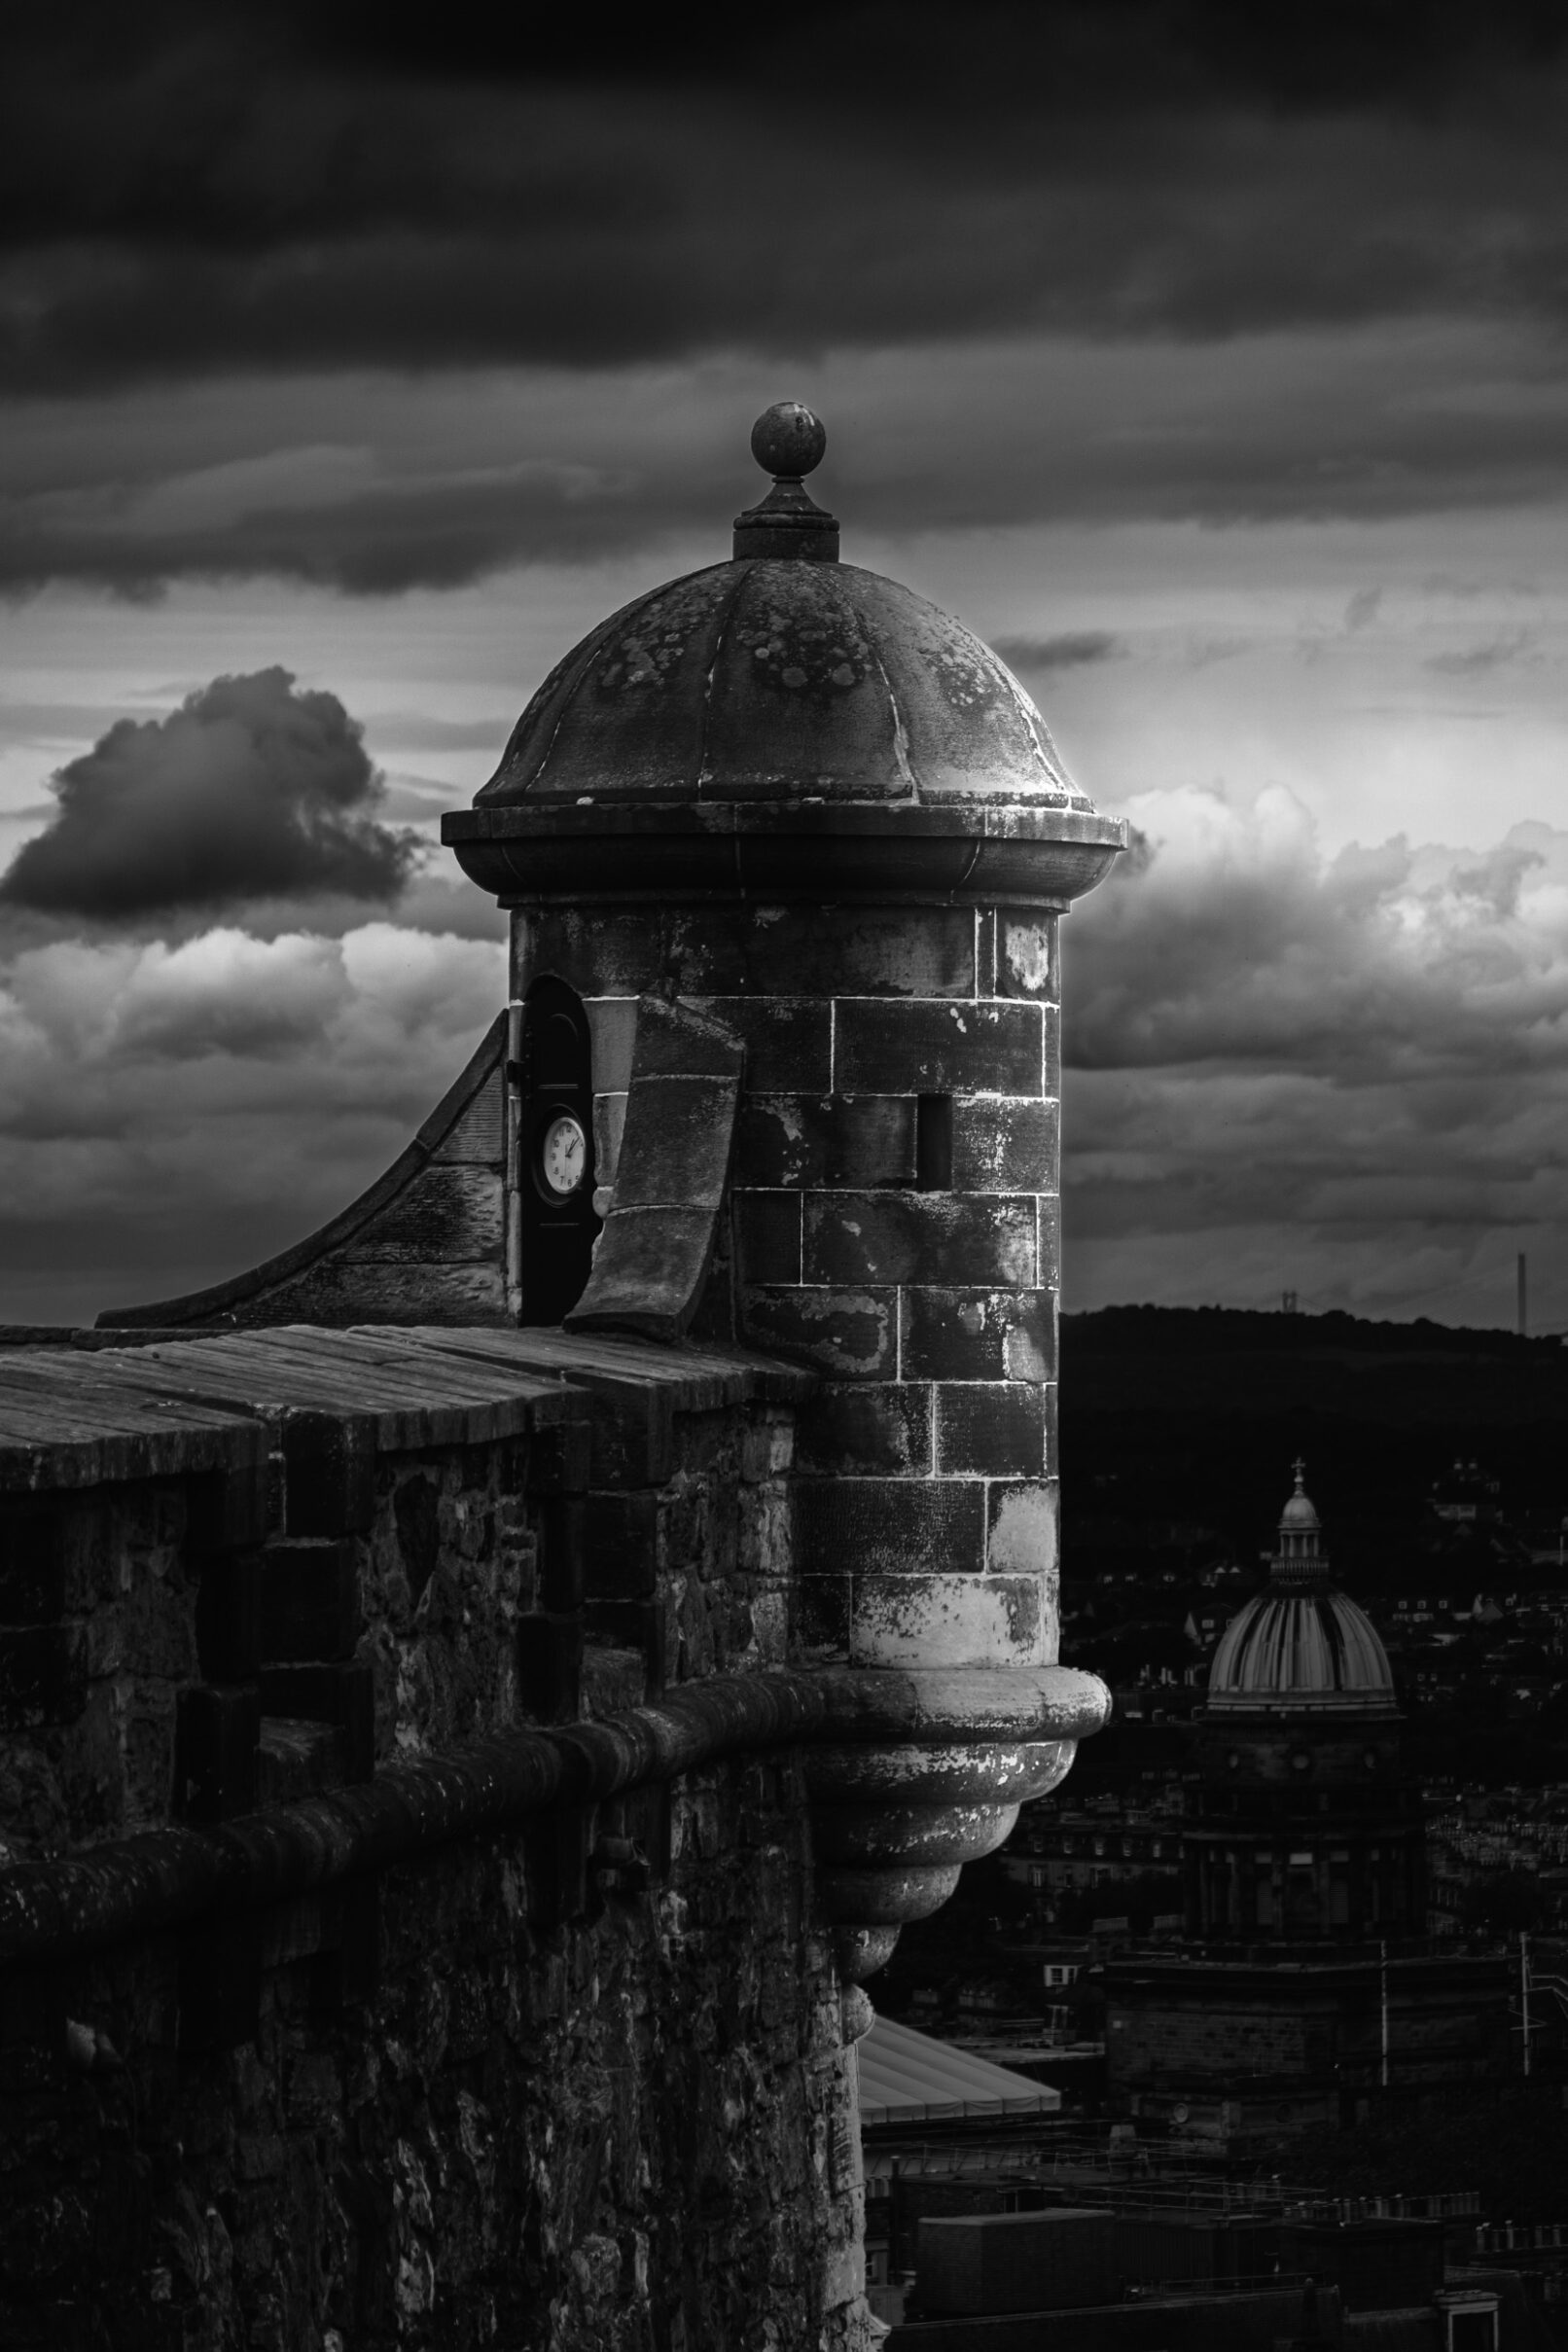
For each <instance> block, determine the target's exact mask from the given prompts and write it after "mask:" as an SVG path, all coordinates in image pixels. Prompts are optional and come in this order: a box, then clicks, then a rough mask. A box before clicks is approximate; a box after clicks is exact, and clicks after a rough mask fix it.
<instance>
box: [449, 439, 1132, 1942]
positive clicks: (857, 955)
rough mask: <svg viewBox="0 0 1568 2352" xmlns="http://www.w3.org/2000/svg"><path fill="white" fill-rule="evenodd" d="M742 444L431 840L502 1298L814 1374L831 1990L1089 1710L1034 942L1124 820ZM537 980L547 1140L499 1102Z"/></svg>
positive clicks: (1052, 928)
mask: <svg viewBox="0 0 1568 2352" xmlns="http://www.w3.org/2000/svg"><path fill="white" fill-rule="evenodd" d="M752 445H753V451H754V453H755V455H756V456H757V458H758V460H759V462H760V463H761V464H762V465H763V467H764V469H765V470H766V472H767V473H769V474H770V475H771V476H772V477H773V481H772V486H771V488H770V490H769V491H768V492H767V494H766V496H765V497H764V499H763V500H762V502H761V503H760V504H759V505H758V506H756V507H753V508H751V509H749V510H748V511H747V512H746V513H744V514H742V515H741V516H739V517H737V519H736V523H735V531H734V550H733V555H732V558H731V561H729V562H728V563H720V564H715V565H713V566H712V567H710V568H709V569H707V570H705V571H698V572H695V573H693V574H691V575H689V576H688V577H687V578H685V579H681V580H676V581H674V582H671V583H669V584H668V585H666V586H664V587H662V588H655V589H653V590H652V591H650V592H649V593H648V594H645V595H643V596H641V597H639V598H637V599H636V600H635V602H633V603H632V604H629V605H627V606H626V607H625V608H624V610H623V611H621V612H620V613H617V614H616V615H614V616H613V617H612V618H611V619H610V620H608V621H606V622H605V623H603V624H601V625H600V626H599V627H598V628H596V629H594V630H593V631H592V632H591V633H590V634H589V635H588V637H587V638H585V639H584V640H583V642H582V643H581V644H580V645H578V646H577V647H576V648H574V650H573V651H572V652H571V653H569V654H568V655H567V656H566V658H565V659H564V660H562V661H561V662H560V664H559V665H558V666H557V668H556V669H555V670H554V671H553V672H552V675H551V676H550V677H549V678H547V680H546V681H545V683H544V685H543V686H542V687H541V688H540V690H539V692H538V693H537V694H536V695H535V696H534V698H533V700H532V701H531V702H530V704H529V705H528V708H527V709H526V710H525V711H524V713H523V715H522V717H521V719H520V720H519V722H518V724H517V729H516V731H515V732H514V734H513V736H512V739H511V741H510V742H509V744H508V745H507V748H506V752H505V754H504V756H503V758H502V761H501V765H500V766H499V768H498V769H497V771H496V774H495V775H494V777H493V778H492V779H491V781H490V782H489V783H488V784H486V785H485V786H484V788H483V789H482V791H481V793H480V794H479V796H478V799H477V801H476V803H475V805H474V807H473V809H472V810H471V811H464V812H462V813H459V814H455V815H451V816H448V817H447V818H446V819H445V826H444V837H445V840H446V841H447V842H448V843H449V844H450V845H451V847H452V848H453V849H454V850H455V852H456V854H457V857H458V859H459V861H460V863H461V864H462V866H463V868H464V871H465V872H466V873H469V874H470V875H471V876H472V877H473V879H474V880H475V881H476V882H478V883H479V884H480V885H481V887H482V888H484V889H486V890H490V891H493V892H494V893H495V895H496V896H497V898H498V899H499V900H500V901H501V902H502V904H503V905H505V906H507V907H509V908H510V909H512V914H513V974H514V981H513V996H514V999H515V1021H516V1031H515V1049H514V1052H513V1058H512V1059H511V1061H510V1062H509V1065H508V1066H509V1071H510V1073H511V1075H512V1081H513V1084H514V1086H515V1087H516V1088H517V1096H518V1107H517V1109H516V1110H515V1111H514V1113H513V1117H512V1122H511V1127H510V1130H509V1131H510V1132H511V1133H512V1135H513V1136H514V1138H515V1139H516V1140H515V1142H514V1145H513V1147H512V1150H511V1158H510V1159H509V1174H508V1183H509V1187H510V1198H511V1201H512V1204H513V1205H512V1208H511V1213H510V1218H509V1226H508V1259H507V1284H508V1298H509V1301H510V1303H511V1307H512V1311H513V1312H514V1313H516V1314H517V1317H518V1318H519V1319H520V1320H521V1321H524V1322H528V1321H532V1320H545V1319H549V1320H555V1319H556V1317H557V1315H558V1312H559V1306H558V1302H557V1299H556V1280H557V1274H558V1268H559V1265H560V1264H561V1263H562V1259H561V1253H562V1252H563V1251H572V1250H575V1251H577V1252H578V1253H579V1257H580V1262H581V1265H582V1266H583V1268H584V1272H585V1277H586V1287H585V1289H584V1291H583V1293H582V1295H581V1296H580V1298H579V1299H578V1301H577V1303H576V1305H575V1306H574V1307H572V1308H571V1309H570V1310H569V1311H568V1312H567V1315H566V1321H567V1325H568V1328H572V1327H574V1326H576V1327H578V1328H586V1329H598V1330H615V1329H618V1328H619V1329H625V1330H630V1331H637V1332H639V1333H641V1334H643V1335H645V1336H662V1337H665V1338H667V1339H671V1340H675V1339H678V1338H680V1337H681V1336H683V1335H686V1334H688V1333H691V1334H695V1335H697V1336H702V1337H705V1338H709V1339H713V1338H724V1339H729V1340H733V1341H739V1342H741V1343H744V1344H748V1345H750V1346H752V1347H755V1348H758V1349H764V1350H766V1351H767V1352H768V1353H769V1354H772V1355H775V1356H786V1357H794V1358H796V1359H798V1360H800V1361H802V1362H803V1363H806V1364H809V1365H811V1366H813V1367H814V1368H815V1369H816V1370H817V1372H819V1373H820V1375H821V1386H820V1389H819V1392H818V1394H817V1396H816V1399H815V1401H814V1403H813V1405H812V1406H811V1407H810V1408H808V1410H807V1412H806V1414H805V1416H804V1418H803V1422H802V1433H801V1458H800V1461H799V1464H798V1468H799V1472H800V1475H799V1477H798V1479H797V1485H796V1513H797V1551H796V1560H797V1571H798V1573H797V1578H796V1584H795V1596H794V1621H793V1624H792V1626H791V1644H792V1650H793V1653H794V1655H795V1657H797V1658H798V1659H799V1660H801V1661H802V1662H814V1663H818V1664H821V1665H824V1666H829V1665H832V1664H834V1663H837V1665H839V1666H840V1667H843V1668H847V1669H848V1670H849V1671H850V1674H851V1676H852V1677H853V1678H854V1683H853V1687H854V1691H855V1693H856V1696H855V1702H854V1712H855V1716H856V1721H855V1724H854V1726H853V1728H852V1735H851V1736H849V1737H847V1738H846V1739H845V1740H844V1741H843V1742H842V1743H840V1744H839V1745H837V1746H836V1747H833V1748H830V1749H823V1750H818V1751H816V1752H814V1754H813V1756H812V1759H811V1763H810V1766H809V1771H810V1780H811V1787H812V1791H813V1796H814V1801H815V1806H816V1820H817V1851H818V1859H819V1864H820V1866H821V1867H820V1869H819V1876H818V1894H819V1900H820V1901H821V1902H822V1904H823V1905H824V1906H825V1907H826V1908H827V1910H828V1913H829V1915H830V1916H831V1917H833V1918H834V1919H836V1920H837V1922H838V1924H839V1928H840V1931H841V1932H840V1952H841V1958H842V1961H843V1964H844V1966H845V1968H846V1970H847V1971H848V1973H850V1974H851V1975H856V1976H858V1975H861V1974H864V1973H868V1972H869V1970H870V1969H871V1968H873V1967H874V1966H876V1965H878V1964H879V1962H880V1960H881V1959H882V1958H883V1957H885V1955H886V1952H887V1950H888V1949H890V1948H891V1944H892V1942H893V1940H894V1938H895V1936H896V1934H897V1930H898V1926H899V1924H900V1923H901V1922H902V1921H904V1920H906V1919H909V1918H913V1917H917V1916H920V1915H921V1914H923V1913H924V1912H926V1911H929V1910H932V1909H934V1908H935V1907H937V1906H938V1905H939V1904H940V1903H941V1902H943V1901H944V1899H945V1897H946V1895H947V1894H948V1893H949V1892H950V1891H951V1888H952V1886H953V1884H954V1883H955V1881H956V1878H957V1874H958V1870H959V1867H960V1866H961V1864H962V1863H963V1862H964V1861H966V1860H968V1859H970V1858H972V1857H974V1856H976V1855H980V1854H983V1853H986V1852H988V1851H990V1850H991V1849H992V1848H994V1847H995V1846H996V1845H998V1844H999V1843H1000V1842H1001V1840H1002V1839H1003V1838H1004V1837H1005V1836H1006V1835H1007V1833H1008V1831H1009V1829H1010V1828H1011V1826H1012V1824H1013V1821H1014V1819H1015V1818H1016V1808H1017V1805H1018V1803H1019V1802H1020V1801H1021V1800H1023V1799H1025V1798H1028V1797H1031V1796H1036V1795H1039V1794H1041V1793H1043V1792H1044V1791H1045V1790H1046V1789H1048V1788H1049V1787H1051V1785H1053V1783H1054V1782H1055V1781H1056V1780H1057V1779H1058V1778H1059V1777H1060V1775H1061V1773H1062V1772H1063V1771H1064V1770H1065V1769H1066V1766H1067V1764H1068V1762H1069V1761H1070V1758H1071V1754H1072V1741H1073V1740H1074V1738H1076V1737H1077V1736H1078V1735H1079V1734H1081V1733H1082V1732H1084V1731H1086V1730H1088V1729H1092V1728H1096V1727H1097V1725H1098V1723H1099V1722H1100V1720H1101V1719H1102V1710H1103V1707H1104V1704H1105V1700H1104V1694H1103V1693H1102V1691H1101V1690H1100V1687H1099V1686H1098V1685H1096V1684H1094V1683H1093V1682H1092V1680H1091V1679H1090V1678H1089V1677H1087V1676H1084V1675H1075V1674H1071V1673H1068V1672H1066V1671H1065V1670H1063V1669H1061V1668H1059V1667H1058V1666H1057V1665H1056V1663H1055V1659H1056V1654H1057V1605H1056V1589H1057V1580H1056V1546H1057V1507H1056V1459H1055V1415H1054V1401H1055V1387H1054V1382H1055V1355H1056V1296H1057V1280H1058V1275H1057V1265H1058V1201H1057V1165H1058V1160H1057V1153H1058V1094H1059V1078H1058V1074H1059V1069H1060V1034H1059V1017H1060V1016H1059V1011H1058V963H1057V941H1056V931H1057V919H1058V917H1059V915H1060V914H1062V913H1063V912H1064V911H1065V910H1066V909H1067V908H1068V907H1069V905H1070V903H1071V902H1072V900H1073V899H1074V898H1076V897H1077V896H1078V895H1079V894H1080V893H1082V892H1083V891H1085V890H1087V889H1089V888H1090V887H1091V886H1092V885H1093V884H1094V883H1095V882H1097V881H1098V880H1099V879H1100V878H1101V877H1102V875H1103V874H1104V873H1106V872H1107V870H1108V868H1109V866H1110V864H1111V862H1112V860H1113V858H1114V857H1115V855H1116V853H1117V851H1118V849H1119V848H1120V847H1121V846H1122V845H1123V840H1124V829H1123V826H1122V825H1121V824H1120V823H1118V822H1113V821H1111V820H1108V819H1106V818H1104V817H1101V816H1099V815H1098V814H1096V812H1095V811H1094V809H1093V807H1092V806H1091V804H1090V803H1089V802H1088V801H1087V799H1086V797H1085V796H1084V794H1083V793H1082V792H1080V791H1079V790H1078V789H1077V788H1076V786H1074V784H1073V783H1072V782H1071V781H1070V779H1069V778H1068V776H1067V773H1066V770H1065V767H1064V766H1063V764H1062V761H1061V759H1060V757H1059V755H1058V753H1057V751H1056V749H1055V746H1054V745H1053V743H1052V741H1051V736H1050V733H1049V731H1048V730H1047V728H1046V726H1045V723H1044V721H1043V720H1042V719H1041V717H1040V715H1039V713H1038V712H1037V711H1036V710H1035V708H1034V705H1033V704H1032V702H1031V701H1030V700H1029V697H1028V696H1027V695H1025V694H1024V692H1023V691H1022V689H1021V688H1020V687H1019V686H1018V684H1017V682H1016V680H1015V679H1014V678H1013V677H1012V675H1011V674H1010V672H1009V671H1008V670H1007V669H1006V668H1005V666H1004V665H1003V663H1002V662H1001V661H999V660H998V659H997V658H996V656H995V655H994V654H992V653H991V651H990V650H989V648H988V647H986V646H985V645H983V644H981V643H980V640H979V639H978V638H976V637H975V636H973V635H972V634H971V633H970V632H969V631H968V630H967V629H965V628H964V627H962V626H961V625H960V624H958V623H957V622H955V621H953V620H950V619H949V618H947V617H946V616H945V615H944V614H943V613H941V612H939V611H937V610H936V609H935V608H934V607H933V606H931V605H929V604H927V603H925V602H924V601H923V600H922V599H921V598H919V597H917V596H915V595H913V594H911V593H910V592H909V590H908V589H907V588H901V587H899V586H898V585H897V584H896V583H894V582H892V581H889V580H885V579H882V578H880V577H879V576H877V575H875V574H873V573H870V572H865V571H860V570H857V569H855V568H854V567H852V566H850V565H848V564H844V563H841V562H840V561H839V560H838V526H837V521H836V520H835V519H834V517H832V516H830V515H828V514H826V513H825V512H824V511H823V510H822V509H821V508H820V507H818V506H817V505H816V504H815V503H814V501H813V500H812V499H811V497H810V496H809V494H808V493H807V491H806V489H805V487H804V482H803V477H804V476H805V475H806V474H807V473H808V472H810V471H811V470H812V469H813V468H814V466H815V465H816V463H817V462H818V460H819V459H820V457H821V455H822V453H823V449H824V445H825V436H824V434H823V430H822V427H821V426H820V424H818V422H817V420H816V419H815V418H814V417H813V416H812V415H811V414H810V412H809V411H808V410H803V409H801V408H800V407H799V406H798V405H796V404H792V403H786V404H782V405H781V406H780V407H778V408H775V409H772V410H768V412H767V413H766V415H765V416H764V417H763V418H761V419H760V420H759V422H758V425H757V427H756V430H755V432H754V434H753V443H752ZM547 1000H548V1002H549V1005H550V1007H551V1008H552V1010H551V1018H552V1021H555V1022H557V1023H558V1022H559V1021H560V1020H561V1019H562V1018H569V1017H570V1009H571V1007H572V1006H573V1005H578V1006H580V1007H581V1009H582V1017H583V1020H584V1022H585V1024H586V1032H587V1035H588V1039H589V1041H590V1043H589V1048H588V1051H589V1058H590V1063H591V1082H590V1089H589V1090H590V1092H591V1097H592V1106H593V1108H592V1120H591V1131H590V1132H589V1131H588V1121H587V1119H586V1118H584V1119H583V1120H581V1121H577V1122H576V1132H575V1137H574V1134H573V1128H572V1124H571V1119H572V1118H573V1117H575V1115H568V1116H569V1123H568V1125H567V1126H564V1127H563V1126H562V1125H561V1124H560V1123H559V1116H558V1114H557V1113H556V1112H555V1110H554V1109H553V1108H552V1106H551V1105H546V1106H545V1108H544V1109H543V1110H536V1109H534V1108H531V1107H530V1103H531V1096H530V1092H529V1089H530V1087H532V1086H533V1084H534V1080H533V1077H532V1075H531V1073H532V1071H533V1069H534V1064H533V1063H532V1062H531V1061H530V1058H529V1053H530V1049H529V1044H528V1041H529V1040H530V1038H532V1037H533V1036H534V1034H535V1031H536V1030H537V1029H538V1027H539V1019H538V1017H537V1009H540V1008H542V1007H543V1006H544V1005H545V1004H546V1002H547ZM530 1136H532V1137H535V1138H537V1139H539V1140H538V1141H537V1143H536V1144H534V1145H533V1146H530V1143H529V1140H528V1139H529V1137H530ZM547 1138H552V1139H553V1141H552V1143H547ZM563 1139H564V1144H563ZM549 1149H553V1151H554V1153H555V1160H554V1162H553V1163H550V1162H549V1161H548V1159H547V1152H548V1150H549ZM727 1180H728V1181H727ZM601 1219H602V1221H603V1228H602V1232H601V1231H600V1230H599V1228H600V1222H601ZM589 1253H592V1271H591V1274H587V1267H588V1257H589ZM538 1302H544V1303H542V1304H541V1303H538Z"/></svg>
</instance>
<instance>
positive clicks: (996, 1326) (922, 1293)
mask: <svg viewBox="0 0 1568 2352" xmlns="http://www.w3.org/2000/svg"><path fill="white" fill-rule="evenodd" d="M899 1304H900V1312H901V1314H902V1316H903V1331H902V1333H901V1335H900V1369H901V1370H902V1372H903V1374H904V1377H905V1378H906V1379H907V1380H1049V1379H1050V1378H1051V1374H1052V1372H1054V1370H1055V1362H1056V1301H1055V1299H1054V1297H1053V1296H1052V1294H1051V1292H1050V1291H1043V1290H1025V1291H995V1290H940V1289H936V1288H933V1287H929V1286H922V1287H920V1288H918V1289H916V1288H910V1289H909V1290H906V1291H902V1292H901V1293H900V1294H899Z"/></svg>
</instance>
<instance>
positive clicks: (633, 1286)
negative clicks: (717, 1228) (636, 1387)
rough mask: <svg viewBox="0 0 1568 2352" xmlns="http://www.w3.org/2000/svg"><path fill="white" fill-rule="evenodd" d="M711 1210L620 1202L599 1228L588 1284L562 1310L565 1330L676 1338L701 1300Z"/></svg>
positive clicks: (707, 1261) (708, 1261)
mask: <svg viewBox="0 0 1568 2352" xmlns="http://www.w3.org/2000/svg"><path fill="white" fill-rule="evenodd" d="M716 1216H717V1211H716V1209H714V1208H712V1207H708V1208H696V1209H686V1208H677V1207H675V1206H674V1205H673V1204H664V1205H660V1206H658V1207H654V1208H622V1207H620V1206H619V1205H618V1206H617V1207H616V1208H615V1209H614V1210H613V1211H612V1213H611V1218H610V1222H609V1224H608V1225H607V1226H606V1228H605V1230H604V1233H603V1234H602V1235H601V1236H600V1243H599V1254H598V1258H597V1260H596V1262H595V1265H594V1268H593V1271H592V1273H591V1274H590V1275H589V1277H588V1288H587V1290H586V1291H585V1292H584V1293H583V1296H582V1299H581V1300H580V1301H579V1302H578V1304H577V1305H576V1306H575V1307H573V1309H572V1311H571V1312H570V1314H568V1315H567V1316H566V1318H565V1322H566V1328H567V1330H568V1331H600V1330H606V1331H626V1332H635V1333H637V1334H639V1335H641V1336H643V1337H645V1338H649V1339H663V1340H674V1339H678V1338H680V1337H681V1336H683V1334H684V1333H685V1331H686V1330H687V1328H688V1326H689V1324H690V1322H691V1319H692V1317H693V1315H694V1314H695V1311H696V1308H697V1306H698V1304H699V1302H700V1301H701V1297H702V1289H703V1285H704V1283H705V1282H706V1280H707V1276H708V1270H709V1268H710V1266H711V1265H712V1263H713V1242H714V1222H715V1218H716ZM612 1236H613V1237H614V1249H613V1252H612V1250H611V1248H610V1241H611V1237H612Z"/></svg>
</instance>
